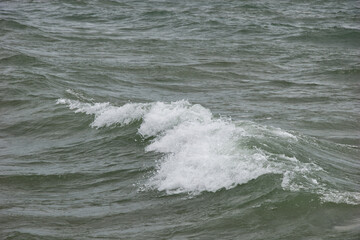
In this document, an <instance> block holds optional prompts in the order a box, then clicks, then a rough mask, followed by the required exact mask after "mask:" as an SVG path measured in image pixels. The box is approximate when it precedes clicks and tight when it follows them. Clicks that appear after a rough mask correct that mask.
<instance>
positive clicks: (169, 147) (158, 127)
mask: <svg viewBox="0 0 360 240" xmlns="http://www.w3.org/2000/svg"><path fill="white" fill-rule="evenodd" d="M57 104H65V105H67V106H68V107H69V108H70V109H72V110H74V111H75V112H76V113H79V112H80V113H85V114H89V115H94V120H93V122H92V123H91V124H90V126H91V127H94V128H102V127H115V126H125V125H128V124H131V123H135V122H139V123H140V126H139V127H138V130H137V132H138V134H139V135H140V136H141V137H142V138H143V139H145V140H146V139H150V143H149V144H148V145H147V146H146V148H145V150H146V151H148V152H156V153H160V154H161V155H162V157H161V159H158V164H157V167H156V171H155V172H154V173H153V175H152V176H151V177H149V179H147V181H146V183H144V184H143V186H142V187H140V188H142V189H145V190H146V189H147V190H150V189H155V190H158V191H165V192H166V193H167V194H179V193H189V194H191V195H197V194H200V193H201V192H204V191H207V192H216V191H219V190H221V189H231V188H234V187H236V186H237V185H240V184H245V183H247V182H249V181H251V180H254V179H257V178H259V177H260V176H262V175H265V174H275V175H276V174H280V175H282V181H281V187H282V189H283V190H288V191H305V192H312V193H315V194H318V195H320V196H321V199H322V200H323V201H325V202H336V203H347V204H355V205H356V204H360V193H359V192H348V191H343V190H340V189H336V188H334V187H332V183H331V179H332V180H334V179H336V176H330V175H329V174H328V172H327V171H326V170H324V169H323V168H322V167H321V162H320V163H317V162H316V161H312V160H311V158H310V157H307V158H306V159H305V158H304V157H303V156H302V155H301V154H299V152H300V153H301V151H297V150H299V149H302V151H304V149H306V147H308V146H309V147H312V148H317V146H316V143H315V140H314V139H311V138H309V137H304V136H301V135H299V134H296V133H294V132H288V131H284V130H282V129H279V128H274V127H266V126H262V125H259V124H255V123H253V122H248V121H242V122H241V121H238V122H234V121H232V120H231V118H225V117H217V118H216V117H214V116H213V114H212V113H211V111H210V110H209V109H207V108H205V107H203V106H201V105H199V104H191V103H189V102H188V101H185V100H181V101H176V102H170V103H165V102H154V103H127V104H125V105H123V106H121V107H116V106H112V105H111V104H110V103H84V102H80V101H78V100H70V99H58V100H57ZM312 157H313V158H316V155H314V156H312ZM329 180H330V181H329Z"/></svg>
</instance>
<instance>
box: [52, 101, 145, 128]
mask: <svg viewBox="0 0 360 240" xmlns="http://www.w3.org/2000/svg"><path fill="white" fill-rule="evenodd" d="M57 104H66V105H68V106H69V108H70V109H75V112H76V113H78V112H82V113H86V114H89V115H95V119H94V121H93V122H92V123H91V126H92V127H96V128H99V127H105V126H111V125H113V124H119V125H127V124H129V123H131V122H133V121H136V120H140V119H141V118H142V117H143V116H144V114H145V113H146V109H147V108H148V107H149V105H150V104H134V103H128V104H125V105H123V106H122V107H114V106H111V105H110V103H107V102H106V103H94V104H90V103H82V102H79V101H77V100H69V99H58V100H57Z"/></svg>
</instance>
